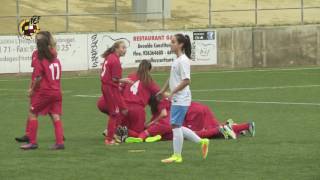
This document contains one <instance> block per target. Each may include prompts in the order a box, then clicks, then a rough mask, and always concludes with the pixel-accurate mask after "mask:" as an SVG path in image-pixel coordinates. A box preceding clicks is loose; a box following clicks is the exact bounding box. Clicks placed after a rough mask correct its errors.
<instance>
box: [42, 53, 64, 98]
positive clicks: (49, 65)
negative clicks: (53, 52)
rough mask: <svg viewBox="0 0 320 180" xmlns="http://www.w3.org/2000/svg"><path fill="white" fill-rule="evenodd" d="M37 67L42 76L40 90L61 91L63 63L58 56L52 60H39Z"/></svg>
mask: <svg viewBox="0 0 320 180" xmlns="http://www.w3.org/2000/svg"><path fill="white" fill-rule="evenodd" d="M37 66H39V67H38V68H37V69H38V70H39V71H40V72H38V74H40V76H41V81H40V88H39V90H40V91H46V92H47V91H55V92H60V91H61V82H60V79H61V63H60V60H59V59H58V58H53V59H52V60H47V59H42V60H40V61H39V64H38V65H37Z"/></svg>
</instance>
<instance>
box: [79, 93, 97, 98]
mask: <svg viewBox="0 0 320 180" xmlns="http://www.w3.org/2000/svg"><path fill="white" fill-rule="evenodd" d="M73 96H74V97H84V98H87V97H89V98H96V97H100V96H101V95H84V94H77V95H73Z"/></svg>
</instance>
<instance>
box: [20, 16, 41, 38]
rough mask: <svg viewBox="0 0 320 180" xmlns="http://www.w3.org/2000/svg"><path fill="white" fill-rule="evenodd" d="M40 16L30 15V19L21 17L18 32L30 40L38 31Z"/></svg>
mask: <svg viewBox="0 0 320 180" xmlns="http://www.w3.org/2000/svg"><path fill="white" fill-rule="evenodd" d="M39 20H40V16H32V17H31V18H30V19H23V20H22V21H20V23H19V27H18V30H19V34H20V36H22V37H23V38H25V39H29V40H31V39H32V38H33V37H34V36H35V35H36V34H37V33H38V32H39V31H40V27H39Z"/></svg>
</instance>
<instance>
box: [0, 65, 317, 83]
mask: <svg viewBox="0 0 320 180" xmlns="http://www.w3.org/2000/svg"><path fill="white" fill-rule="evenodd" d="M317 69H320V67H310V68H280V69H279V68H278V69H247V70H216V69H214V70H213V71H204V72H195V73H191V74H192V75H197V74H220V73H246V72H272V71H303V70H317ZM152 75H154V76H167V75H168V73H152ZM94 78H99V76H78V77H65V78H62V80H63V79H66V80H68V79H94ZM26 80H28V81H29V80H30V78H28V79H0V82H1V81H3V82H6V81H26Z"/></svg>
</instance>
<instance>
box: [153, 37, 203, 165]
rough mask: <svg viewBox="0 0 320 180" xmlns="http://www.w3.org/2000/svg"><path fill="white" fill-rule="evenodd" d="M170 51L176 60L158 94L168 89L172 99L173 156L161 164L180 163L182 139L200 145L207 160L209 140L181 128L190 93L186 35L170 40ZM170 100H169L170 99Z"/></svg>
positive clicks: (188, 46)
mask: <svg viewBox="0 0 320 180" xmlns="http://www.w3.org/2000/svg"><path fill="white" fill-rule="evenodd" d="M171 50H172V52H174V53H175V54H176V55H177V58H176V59H175V60H174V61H173V63H172V65H171V72H170V78H169V79H168V80H167V82H166V83H165V85H164V87H163V89H162V90H161V91H160V92H159V94H163V93H164V92H166V91H167V89H168V88H169V87H170V90H171V95H170V97H172V100H171V101H172V104H171V111H170V112H171V114H170V122H171V126H172V132H173V155H172V156H171V157H170V158H167V159H164V160H162V161H161V162H163V163H173V162H176V163H180V162H182V156H181V153H182V147H183V139H184V138H186V139H188V140H190V141H192V142H195V143H198V144H200V145H201V150H202V157H203V159H206V158H207V154H208V148H209V140H208V139H201V138H200V137H199V136H198V135H197V134H196V133H194V132H193V131H192V130H190V129H189V128H186V127H182V124H183V121H184V119H185V116H186V113H187V111H188V108H189V106H190V104H191V91H190V87H189V85H190V82H191V78H190V58H191V42H190V38H189V36H188V35H183V34H176V35H174V36H173V37H172V39H171ZM170 99H171V98H170Z"/></svg>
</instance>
